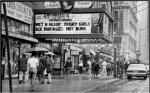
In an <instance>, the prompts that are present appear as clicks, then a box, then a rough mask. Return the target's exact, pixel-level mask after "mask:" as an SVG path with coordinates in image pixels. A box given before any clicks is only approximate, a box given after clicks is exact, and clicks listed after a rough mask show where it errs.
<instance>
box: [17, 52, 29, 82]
mask: <svg viewBox="0 0 150 93" xmlns="http://www.w3.org/2000/svg"><path fill="white" fill-rule="evenodd" d="M27 61H28V58H26V55H25V54H23V55H22V57H21V58H20V59H19V60H18V67H19V84H21V83H25V81H26V71H27Z"/></svg>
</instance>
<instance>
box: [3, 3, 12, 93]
mask: <svg viewBox="0 0 150 93" xmlns="http://www.w3.org/2000/svg"><path fill="white" fill-rule="evenodd" d="M3 9H4V23H5V31H6V44H7V61H8V70H9V91H10V93H12V77H11V64H10V52H9V36H8V26H7V12H6V11H7V10H6V5H5V3H3Z"/></svg>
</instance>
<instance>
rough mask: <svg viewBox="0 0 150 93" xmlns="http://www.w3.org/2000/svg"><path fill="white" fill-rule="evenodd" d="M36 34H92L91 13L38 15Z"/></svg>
mask: <svg viewBox="0 0 150 93" xmlns="http://www.w3.org/2000/svg"><path fill="white" fill-rule="evenodd" d="M35 34H91V14H57V15H52V14H46V15H44V14H41V15H40V14H39V15H36V22H35Z"/></svg>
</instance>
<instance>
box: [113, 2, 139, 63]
mask: <svg viewBox="0 0 150 93" xmlns="http://www.w3.org/2000/svg"><path fill="white" fill-rule="evenodd" d="M113 11H114V17H115V21H114V35H115V36H121V37H122V42H121V44H120V55H123V56H124V58H125V59H126V61H133V60H135V59H136V33H137V31H136V29H137V27H136V26H137V17H136V11H137V9H136V1H114V3H113Z"/></svg>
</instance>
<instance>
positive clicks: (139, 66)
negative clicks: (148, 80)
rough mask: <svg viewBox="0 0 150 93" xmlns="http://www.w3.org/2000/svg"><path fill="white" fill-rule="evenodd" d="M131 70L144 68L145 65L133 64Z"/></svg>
mask: <svg viewBox="0 0 150 93" xmlns="http://www.w3.org/2000/svg"><path fill="white" fill-rule="evenodd" d="M129 68H144V64H131V65H130V66H129Z"/></svg>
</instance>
